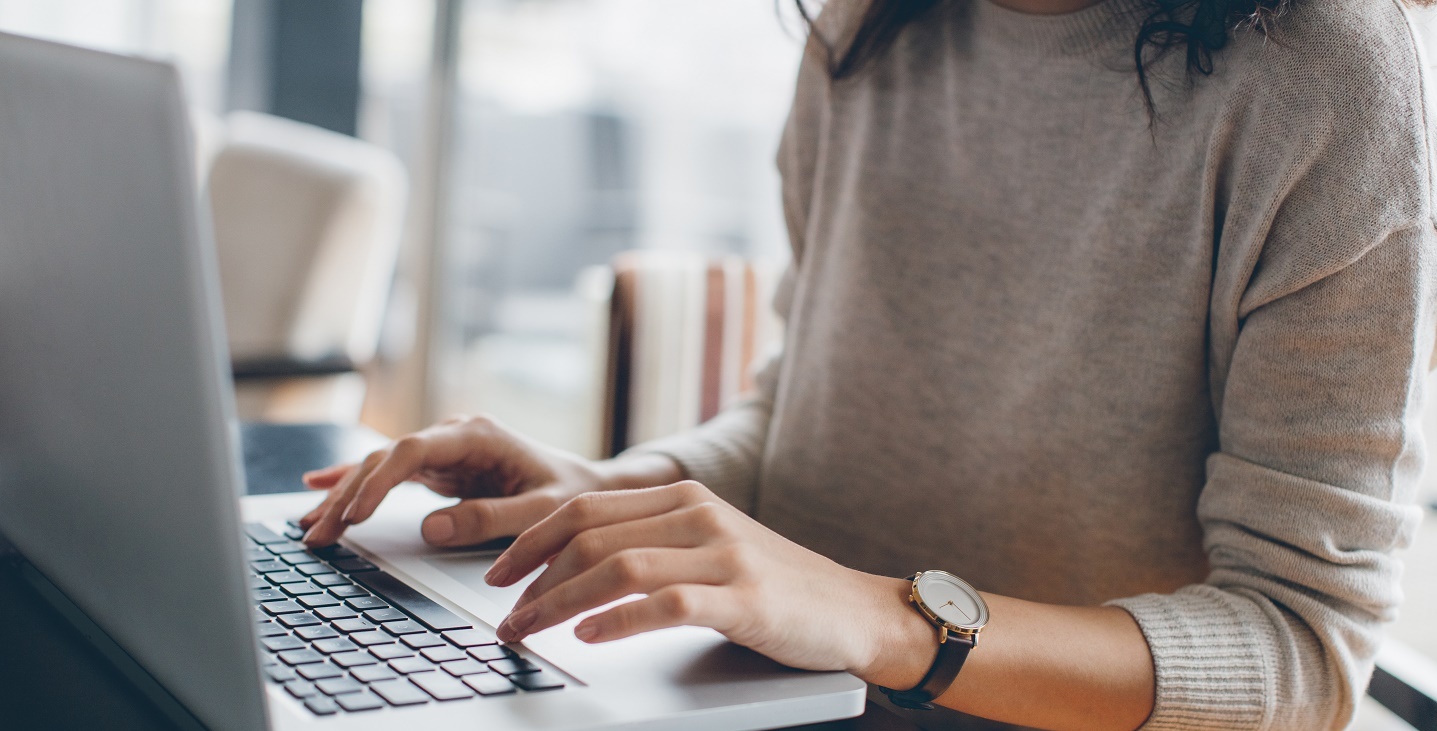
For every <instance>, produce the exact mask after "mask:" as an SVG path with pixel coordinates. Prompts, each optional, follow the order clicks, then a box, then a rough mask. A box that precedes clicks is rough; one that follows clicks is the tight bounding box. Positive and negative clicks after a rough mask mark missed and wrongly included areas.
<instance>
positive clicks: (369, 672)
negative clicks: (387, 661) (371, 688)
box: [349, 665, 399, 683]
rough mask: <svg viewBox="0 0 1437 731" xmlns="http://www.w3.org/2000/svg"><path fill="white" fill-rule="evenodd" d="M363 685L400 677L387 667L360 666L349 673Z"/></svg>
mask: <svg viewBox="0 0 1437 731" xmlns="http://www.w3.org/2000/svg"><path fill="white" fill-rule="evenodd" d="M349 674H350V675H353V676H354V677H355V678H356V679H358V680H359V682H361V683H375V682H378V681H381V680H394V679H395V678H397V677H399V676H398V675H396V674H395V672H394V671H393V670H390V669H389V667H388V666H385V665H360V666H359V667H357V668H355V669H353V670H351V671H349Z"/></svg>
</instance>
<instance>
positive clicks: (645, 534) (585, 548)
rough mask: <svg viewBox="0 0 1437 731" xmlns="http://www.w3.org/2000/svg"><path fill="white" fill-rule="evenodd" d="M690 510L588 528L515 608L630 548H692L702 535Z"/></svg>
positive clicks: (568, 546)
mask: <svg viewBox="0 0 1437 731" xmlns="http://www.w3.org/2000/svg"><path fill="white" fill-rule="evenodd" d="M697 512H698V511H695V510H693V509H692V508H685V509H680V510H674V511H670V512H667V513H663V514H661V515H655V516H651V517H648V518H641V519H639V520H631V521H628V522H624V523H616V524H614V525H606V526H602V527H599V528H590V529H589V530H586V531H584V532H582V533H580V534H579V535H577V536H574V540H572V541H569V545H567V546H564V548H563V550H561V551H559V553H558V554H557V555H556V556H555V557H554V559H553V560H552V561H550V563H549V568H547V569H544V573H542V574H540V575H539V578H537V579H535V580H534V581H533V582H532V583H530V584H529V586H528V588H526V589H524V593H523V594H522V595H520V596H519V601H517V602H515V603H514V608H515V609H520V608H522V607H523V606H524V605H525V604H527V603H529V602H530V601H532V600H533V599H534V598H535V597H539V596H542V595H543V594H544V593H545V592H547V591H549V590H550V589H552V588H554V587H556V586H558V585H559V584H562V583H564V582H565V581H568V580H569V579H572V578H574V577H575V576H578V575H580V574H582V573H584V572H585V571H588V570H589V569H592V568H594V567H595V566H598V565H599V564H600V563H601V562H603V561H604V560H605V559H607V558H609V557H610V556H613V555H614V554H616V553H619V552H620V551H625V550H628V549H631V548H695V547H697V546H699V545H702V543H703V541H704V538H705V537H706V535H707V534H706V533H705V532H704V531H702V530H701V529H700V528H699V527H698V526H697V525H696V523H698V522H699V520H698V519H696V513H697Z"/></svg>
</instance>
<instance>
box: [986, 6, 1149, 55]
mask: <svg viewBox="0 0 1437 731" xmlns="http://www.w3.org/2000/svg"><path fill="white" fill-rule="evenodd" d="M969 3H970V6H971V10H970V12H971V13H972V16H971V17H972V23H973V28H974V29H975V30H976V31H978V33H979V34H980V35H981V36H983V37H986V38H990V39H992V40H993V41H995V42H997V43H998V44H1000V45H1002V46H1004V47H1007V48H1011V49H1013V50H1015V51H1019V52H1023V53H1026V54H1030V55H1041V56H1087V55H1094V54H1105V53H1111V52H1113V51H1114V50H1116V49H1119V48H1131V47H1132V45H1133V41H1134V39H1135V38H1136V34H1137V30H1138V26H1139V25H1140V24H1141V22H1142V19H1143V17H1144V16H1145V15H1146V14H1147V12H1148V7H1149V6H1150V5H1151V3H1150V0H1102V1H1101V2H1098V3H1097V4H1095V5H1091V6H1089V7H1086V8H1083V9H1082V10H1078V11H1075V12H1072V13H1062V14H1058V15H1038V14H1034V13H1022V12H1019V11H1017V10H1010V9H1008V8H1005V7H1003V6H1001V5H998V4H996V3H994V2H992V0H969Z"/></svg>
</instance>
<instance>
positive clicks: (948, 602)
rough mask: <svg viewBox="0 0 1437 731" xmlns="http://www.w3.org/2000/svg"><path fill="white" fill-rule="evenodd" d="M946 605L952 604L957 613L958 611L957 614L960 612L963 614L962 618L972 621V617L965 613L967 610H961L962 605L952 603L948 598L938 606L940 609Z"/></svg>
mask: <svg viewBox="0 0 1437 731" xmlns="http://www.w3.org/2000/svg"><path fill="white" fill-rule="evenodd" d="M947 606H952V607H953V608H954V609H957V610H958V613H959V614H962V615H963V618H964V619H966V620H968V621H969V622H972V621H973V618H972V617H970V616H968V613H967V612H965V611H963V607H960V606H958V605H957V604H954V603H953V600H952V599H949V600H948V601H947V602H946V603H944V604H940V605H938V608H939V609H942V608H943V607H947Z"/></svg>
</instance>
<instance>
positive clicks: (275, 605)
mask: <svg viewBox="0 0 1437 731" xmlns="http://www.w3.org/2000/svg"><path fill="white" fill-rule="evenodd" d="M259 606H260V609H263V610H264V611H265V613H266V614H274V615H280V614H295V613H297V612H303V611H304V607H301V606H300V605H298V604H295V603H294V602H292V601H289V600H288V599H286V600H284V601H278V602H265V603H263V604H261V605H259Z"/></svg>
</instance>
